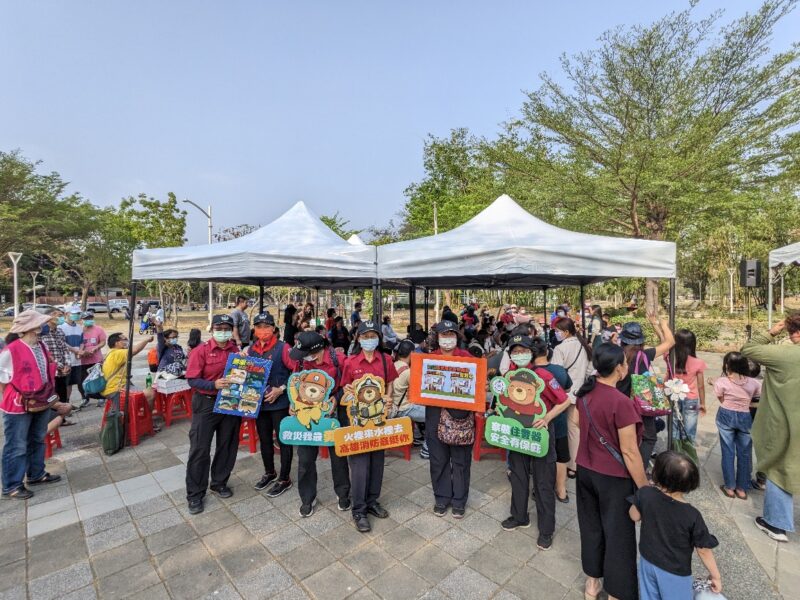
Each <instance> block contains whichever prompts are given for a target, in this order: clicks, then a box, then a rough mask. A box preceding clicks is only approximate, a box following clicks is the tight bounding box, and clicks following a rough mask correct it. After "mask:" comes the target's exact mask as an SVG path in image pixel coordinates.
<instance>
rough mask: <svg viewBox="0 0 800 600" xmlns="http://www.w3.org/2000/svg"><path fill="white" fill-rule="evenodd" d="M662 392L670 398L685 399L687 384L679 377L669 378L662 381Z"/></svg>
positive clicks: (687, 392)
mask: <svg viewBox="0 0 800 600" xmlns="http://www.w3.org/2000/svg"><path fill="white" fill-rule="evenodd" d="M664 393H665V394H666V395H667V396H669V397H670V398H672V400H685V399H686V396H687V395H688V394H689V386H688V385H686V384H685V383H684V382H683V380H681V379H670V380H669V381H666V382H665V383H664Z"/></svg>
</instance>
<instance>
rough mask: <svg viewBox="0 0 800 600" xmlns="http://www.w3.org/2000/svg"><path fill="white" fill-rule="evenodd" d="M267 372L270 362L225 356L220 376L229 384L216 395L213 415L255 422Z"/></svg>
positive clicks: (270, 365) (259, 408)
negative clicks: (223, 371) (218, 414)
mask: <svg viewBox="0 0 800 600" xmlns="http://www.w3.org/2000/svg"><path fill="white" fill-rule="evenodd" d="M271 369H272V361H271V360H265V359H263V358H255V357H251V356H240V355H238V354H229V355H228V362H227V364H226V365H225V373H224V374H223V377H227V378H228V379H230V380H231V382H232V383H231V385H230V386H229V387H227V388H224V389H221V390H219V391H218V392H217V400H216V402H215V403H214V412H216V413H221V414H223V415H235V416H237V417H248V418H251V419H255V418H256V417H257V416H258V413H259V411H260V410H261V400H262V399H263V398H264V391H265V390H266V388H267V378H268V377H269V372H270V370H271Z"/></svg>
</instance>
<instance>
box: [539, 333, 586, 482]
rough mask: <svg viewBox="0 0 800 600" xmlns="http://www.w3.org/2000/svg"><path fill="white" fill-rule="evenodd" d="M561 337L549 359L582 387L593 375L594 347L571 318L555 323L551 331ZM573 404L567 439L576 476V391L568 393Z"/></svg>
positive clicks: (571, 470)
mask: <svg viewBox="0 0 800 600" xmlns="http://www.w3.org/2000/svg"><path fill="white" fill-rule="evenodd" d="M552 331H553V332H554V333H555V335H556V338H557V339H558V340H559V342H560V343H559V344H558V346H556V347H555V349H554V350H553V357H552V358H551V360H550V362H552V363H553V364H554V365H559V366H561V367H564V368H565V369H566V370H567V374H568V375H569V378H570V379H571V380H572V389H573V390H579V389H580V388H581V386H582V385H583V382H584V381H585V380H586V378H587V377H588V376H589V375H591V374H592V372H593V371H594V367H593V366H592V348H591V346H589V344H588V343H587V342H586V340H585V339H584V338H583V337H581V336H580V335H578V330H577V329H576V328H575V323H574V322H573V320H572V319H569V318H566V317H565V318H563V319H559V320H558V321H556V322H555V324H554V326H553V330H552ZM569 402H570V406H569V408H567V439H568V441H569V457H570V460H569V462H568V463H567V476H568V477H569V478H570V479H574V478H575V472H576V471H575V458H576V457H577V456H578V445H579V444H580V437H581V436H580V428H579V427H578V413H577V410H576V409H575V394H574V393H572V392H570V393H569Z"/></svg>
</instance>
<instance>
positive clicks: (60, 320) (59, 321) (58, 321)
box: [56, 317, 64, 325]
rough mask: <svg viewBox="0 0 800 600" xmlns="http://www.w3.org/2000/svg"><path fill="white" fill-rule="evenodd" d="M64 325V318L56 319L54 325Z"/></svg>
mask: <svg viewBox="0 0 800 600" xmlns="http://www.w3.org/2000/svg"><path fill="white" fill-rule="evenodd" d="M63 324H64V317H58V319H56V325H63Z"/></svg>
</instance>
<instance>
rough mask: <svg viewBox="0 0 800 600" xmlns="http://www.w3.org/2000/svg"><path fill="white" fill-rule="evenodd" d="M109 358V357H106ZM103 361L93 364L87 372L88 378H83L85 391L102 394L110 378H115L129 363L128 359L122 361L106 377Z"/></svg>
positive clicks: (89, 393)
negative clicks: (109, 375)
mask: <svg viewBox="0 0 800 600" xmlns="http://www.w3.org/2000/svg"><path fill="white" fill-rule="evenodd" d="M106 358H108V357H106ZM104 362H105V361H103V362H102V363H97V364H96V365H93V366H92V368H91V369H89V372H88V373H87V374H86V379H84V380H83V391H84V392H86V394H87V395H97V394H102V393H103V390H104V389H106V385H107V384H108V379H114V377H115V376H116V375H117V373H119V372H120V371H121V370H122V368H123V367H124V366H125V365H126V364H127V361H125V362H124V363H122V365H120V366H119V368H117V369H116V370H115V371H114V372H113V373H112V374H111V377H109V378H108V379H106V377H105V375H103V363H104Z"/></svg>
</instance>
